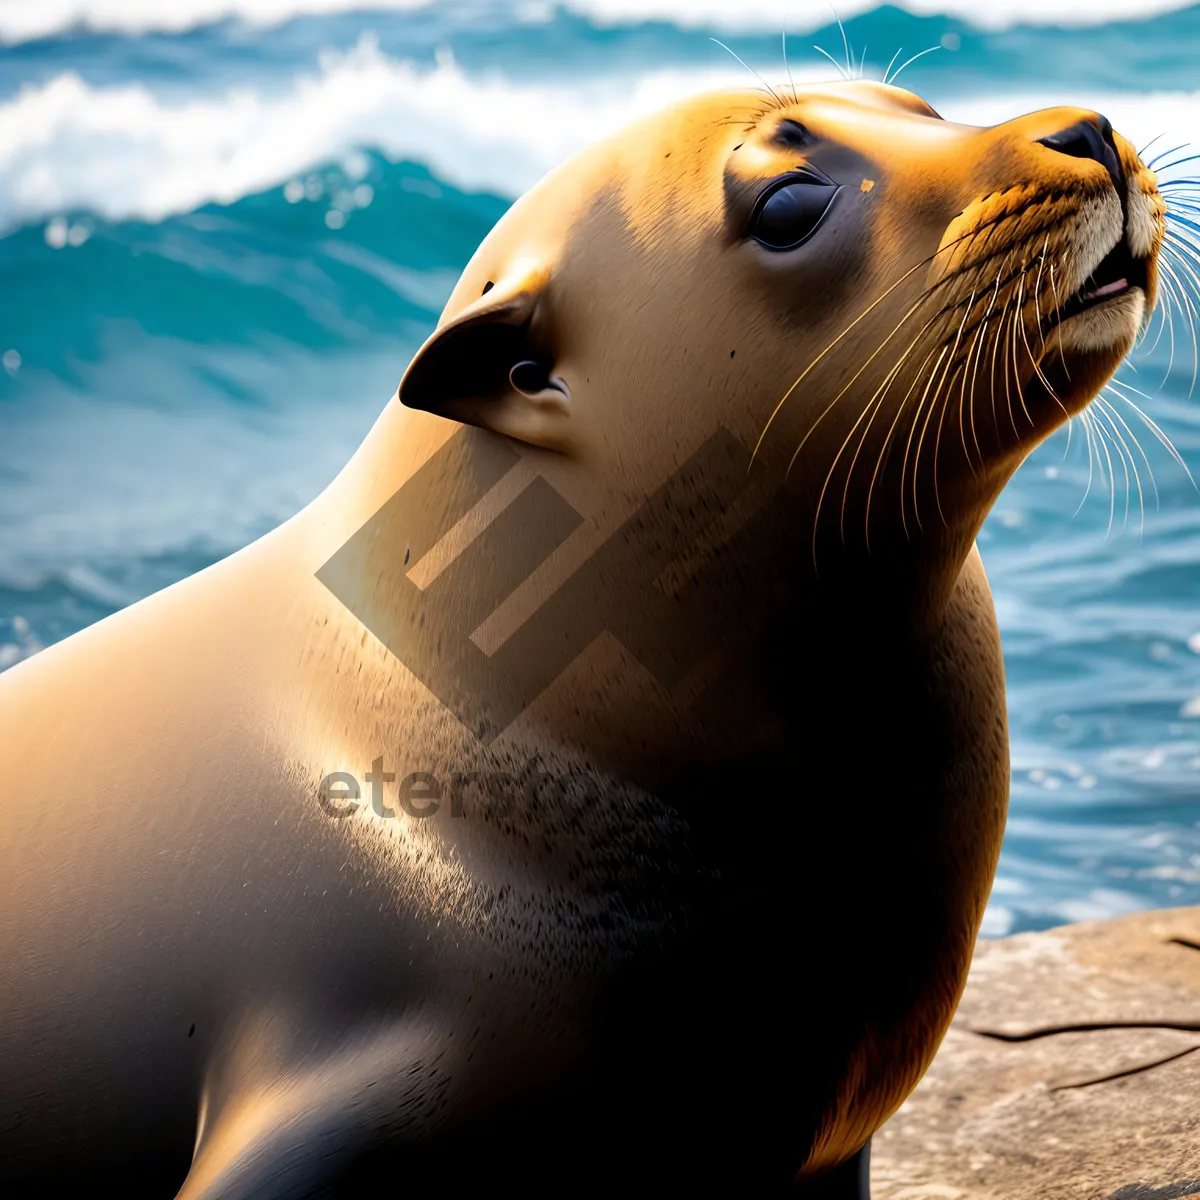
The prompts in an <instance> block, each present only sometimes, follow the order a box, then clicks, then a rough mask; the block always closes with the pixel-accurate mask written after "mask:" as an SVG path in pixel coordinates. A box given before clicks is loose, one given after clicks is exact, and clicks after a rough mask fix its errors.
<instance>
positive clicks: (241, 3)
mask: <svg viewBox="0 0 1200 1200" xmlns="http://www.w3.org/2000/svg"><path fill="white" fill-rule="evenodd" d="M446 2H447V0H0V40H3V41H8V42H17V41H24V40H28V39H30V38H38V37H47V36H50V35H53V34H56V33H61V32H63V31H64V30H68V29H71V28H75V27H82V28H86V29H90V30H94V31H103V32H115V33H124V34H136V33H144V32H147V31H149V30H157V31H166V32H180V31H183V30H186V29H193V28H195V27H196V26H198V25H203V24H207V23H210V22H213V21H220V20H225V19H230V18H233V19H236V20H240V21H244V22H247V23H251V24H256V25H271V24H278V23H279V22H281V21H286V20H288V19H289V18H291V17H299V16H305V15H311V14H318V13H336V12H345V11H366V12H369V11H381V10H388V9H391V10H397V9H414V8H426V7H437V5H438V4H439V3H446ZM893 2H895V3H897V4H899V6H900V7H902V8H905V9H907V10H908V11H909V12H912V13H922V14H933V15H944V16H952V17H958V18H960V19H963V20H966V21H970V22H971V23H973V24H975V25H982V26H987V27H992V28H1004V27H1007V26H1010V25H1014V24H1020V23H1027V24H1033V25H1098V24H1103V23H1104V22H1106V21H1113V20H1118V19H1121V18H1129V17H1139V16H1146V15H1149V14H1152V13H1158V12H1169V11H1171V10H1173V9H1179V8H1185V7H1187V5H1188V4H1189V3H1192V2H1193V0H1088V2H1087V3H1086V4H1085V3H1082V2H1081V0H990V2H989V3H987V4H982V3H980V2H979V0H893ZM560 6H561V7H563V8H568V9H571V10H573V11H575V12H577V13H580V14H581V15H583V16H586V17H588V18H590V19H591V20H593V21H595V22H597V23H598V24H607V25H612V24H619V23H623V22H628V21H638V20H661V21H668V22H671V23H673V24H676V25H680V26H690V27H696V26H710V27H713V28H720V29H745V30H751V29H766V30H770V31H772V32H774V31H775V30H778V29H780V28H782V26H783V25H784V23H785V22H786V24H787V26H788V28H789V29H792V30H794V31H796V32H802V31H804V30H810V29H816V28H818V27H821V26H824V25H828V24H829V22H830V8H829V4H828V3H826V0H755V3H753V4H750V3H737V2H731V0H521V2H519V3H514V4H513V5H512V6H511V7H512V12H513V20H514V21H515V22H530V21H539V20H544V19H545V18H546V16H547V15H548V14H550V13H552V12H553V11H554V9H555V7H560ZM835 7H836V8H837V11H838V13H839V14H840V15H841V16H842V18H843V19H845V18H848V17H852V16H856V15H858V14H859V13H862V12H869V11H871V10H872V9H875V8H878V7H879V4H878V0H837V2H836V4H835Z"/></svg>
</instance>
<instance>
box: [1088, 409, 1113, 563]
mask: <svg viewBox="0 0 1200 1200" xmlns="http://www.w3.org/2000/svg"><path fill="white" fill-rule="evenodd" d="M1092 415H1093V417H1095V414H1092ZM1094 424H1095V429H1096V436H1097V438H1098V439H1099V442H1100V449H1101V450H1102V451H1103V453H1104V457H1105V459H1106V460H1107V461H1108V528H1107V529H1106V530H1105V531H1104V540H1105V541H1106V542H1107V541H1108V539H1109V538H1110V537H1112V527H1113V521H1114V519H1115V518H1116V515H1117V475H1116V470H1115V468H1114V467H1113V460H1112V455H1111V454H1110V453H1109V452H1108V438H1107V437H1106V436H1105V432H1104V426H1103V425H1101V424H1100V422H1099V421H1098V420H1096V421H1095V422H1094Z"/></svg>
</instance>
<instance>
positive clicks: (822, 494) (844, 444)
mask: <svg viewBox="0 0 1200 1200" xmlns="http://www.w3.org/2000/svg"><path fill="white" fill-rule="evenodd" d="M926 299H927V296H926V295H925V294H924V293H923V294H922V296H921V297H920V298H919V299H918V301H917V303H916V304H915V305H914V306H913V308H912V309H910V310H909V311H908V312H907V313H905V315H904V316H903V317H901V319H900V320H899V321H898V322H897V324H896V326H895V328H893V329H892V331H891V333H889V334H888V336H887V337H886V338H884V339H883V341H882V342H881V343H880V345H879V346H878V347H877V348H876V350H875V352H874V353H873V354H872V355H871V357H870V358H869V359H868V360H867V362H866V363H864V364H863V365H862V366H861V367H859V369H858V371H856V372H855V374H854V376H853V377H852V378H851V379H850V380H849V382H847V384H846V385H845V386H844V387H843V388H842V390H841V391H840V392H839V393H838V394H837V395H836V396H835V397H834V398H833V400H832V401H831V402H830V404H829V405H828V407H827V408H826V409H825V412H823V413H822V414H821V416H820V417H818V419H817V423H819V422H820V420H821V419H822V418H824V416H825V415H826V413H828V412H829V411H830V410H831V409H832V408H833V406H834V405H835V404H837V402H838V401H839V400H840V399H841V398H842V396H843V395H844V394H845V393H846V391H847V390H848V389H849V388H850V387H851V386H852V385H853V384H854V382H855V380H857V379H858V378H859V376H860V375H862V373H863V371H864V370H865V369H866V367H867V366H868V365H869V364H870V362H871V360H872V359H874V358H876V357H877V356H878V354H879V353H880V351H881V350H882V349H883V347H884V346H885V345H886V344H887V343H888V342H889V341H891V339H892V338H893V337H894V336H895V335H896V333H897V332H898V331H899V329H900V327H901V326H902V325H903V324H904V322H905V321H907V320H908V318H909V316H910V315H911V314H912V312H913V310H914V309H915V308H917V307H919V306H920V305H921V304H922V303H924V302H925V300H926ZM942 312H943V310H941V309H939V310H938V312H936V313H934V315H933V316H932V317H930V319H929V320H928V321H927V322H926V323H925V325H924V326H923V327H922V329H921V330H920V331H919V332H918V333H917V334H916V336H915V337H914V338H913V339H912V340H911V341H910V342H909V344H908V346H907V348H906V349H905V351H904V353H903V354H902V355H901V356H900V358H899V360H898V361H897V362H896V363H895V364H893V366H892V368H891V369H890V370H889V372H888V374H887V375H886V376H885V377H884V381H883V383H881V384H880V386H879V388H877V389H876V390H875V393H874V395H872V397H871V399H870V400H869V401H868V402H867V403H866V404H865V405H864V406H863V409H862V411H861V412H860V413H859V414H858V417H857V418H856V419H855V421H854V424H853V425H852V426H851V427H850V430H849V432H848V433H847V434H846V437H845V439H844V440H843V441H842V444H841V446H840V447H839V448H838V452H837V454H836V455H834V458H833V462H832V463H830V466H829V470H828V471H827V472H826V475H825V480H824V482H823V483H822V484H821V491H820V495H819V496H818V498H817V509H816V514H815V515H814V517H813V568H814V570H815V569H817V561H816V554H817V532H818V526H819V524H820V520H821V508H822V506H823V504H824V502H825V493H826V491H827V489H828V487H829V484H830V482H831V481H832V479H833V473H834V471H835V470H836V469H837V464H838V462H839V460H840V459H841V457H842V454H843V453H844V452H845V449H846V447H847V445H849V443H850V439H851V438H852V437H853V436H854V431H855V430H856V429H857V428H858V426H859V424H860V422H861V421H862V419H863V418H864V417H865V416H866V415H867V413H868V412H869V411H871V409H872V406H873V404H875V401H876V397H879V400H878V406H882V403H883V397H880V390H881V389H883V388H884V386H885V385H887V386H890V384H891V381H892V380H893V379H894V378H895V374H896V372H897V371H898V370H899V369H900V367H902V366H903V364H904V361H905V359H906V358H907V357H908V355H909V354H910V353H911V351H912V349H913V347H914V346H916V344H917V343H918V342H919V341H920V340H921V338H922V337H924V335H925V334H926V332H928V330H929V329H930V327H931V326H932V325H933V324H934V323H935V322H936V321H937V320H938V319H939V318H940V317H941V316H942ZM884 395H886V391H885V392H884ZM877 410H878V408H877V407H876V411H877ZM874 419H875V418H874V413H872V416H871V419H870V420H869V421H868V422H867V426H866V428H865V429H864V430H863V434H862V437H861V438H860V439H859V444H858V448H857V449H856V450H855V452H854V459H853V461H852V462H851V464H850V468H849V473H848V474H847V487H849V475H850V473H853V470H854V464H855V462H857V461H858V455H859V452H860V451H861V450H862V446H863V442H864V441H865V439H866V436H867V432H868V431H869V430H870V427H871V422H872V421H874ZM815 428H816V423H814V425H813V426H812V428H810V429H809V430H808V432H807V433H806V434H805V435H804V438H802V439H801V441H800V445H799V446H797V447H796V450H795V453H793V455H792V458H791V461H790V462H789V463H788V473H790V472H791V469H792V466H793V465H794V464H795V461H796V458H797V457H798V456H799V454H800V451H801V450H802V449H803V448H804V443H805V441H807V439H808V436H809V434H811V433H812V430H813V429H815ZM845 519H846V494H845V492H843V496H842V509H841V517H840V519H839V522H838V530H839V534H840V536H841V538H842V541H843V543H844V542H845V538H846V531H845Z"/></svg>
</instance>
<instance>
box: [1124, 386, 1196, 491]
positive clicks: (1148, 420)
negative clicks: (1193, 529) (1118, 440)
mask: <svg viewBox="0 0 1200 1200" xmlns="http://www.w3.org/2000/svg"><path fill="white" fill-rule="evenodd" d="M1108 386H1109V387H1115V388H1116V389H1117V392H1116V394H1117V395H1118V396H1120V398H1121V399H1122V400H1124V401H1125V403H1126V404H1128V405H1129V407H1130V408H1132V409H1133V411H1134V412H1135V413H1137V415H1138V417H1139V418H1140V419H1141V420H1142V422H1143V423H1144V424H1145V425H1146V428H1147V429H1149V430H1150V432H1151V433H1152V434H1154V436H1155V437H1156V438H1157V439H1158V441H1159V442H1160V443H1162V445H1163V446H1164V447H1165V449H1166V450H1167V453H1169V454H1170V455H1171V457H1172V458H1173V459H1174V460H1175V461H1176V462H1177V463H1178V464H1179V466H1180V467H1181V468H1182V469H1183V473H1184V474H1185V475H1186V476H1187V477H1188V481H1189V482H1190V483H1191V485H1192V487H1193V488H1195V489H1196V491H1197V492H1198V493H1200V487H1197V485H1196V481H1195V479H1194V478H1192V472H1191V470H1190V469H1189V467H1188V465H1187V463H1186V462H1185V461H1184V458H1183V455H1182V454H1180V453H1179V451H1178V450H1177V449H1176V448H1175V443H1174V442H1173V441H1171V439H1170V437H1168V435H1167V434H1166V432H1165V431H1164V430H1163V429H1162V428H1161V426H1160V425H1159V424H1158V422H1157V421H1155V420H1154V418H1153V417H1151V416H1150V415H1149V414H1148V413H1147V412H1146V411H1145V410H1144V409H1142V408H1141V407H1140V406H1139V405H1138V404H1137V403H1136V401H1133V400H1131V399H1130V398H1129V397H1128V396H1126V395H1125V394H1124V389H1128V390H1129V391H1132V392H1137V394H1138V395H1139V396H1141V397H1142V398H1143V399H1147V400H1148V399H1150V397H1149V396H1147V395H1146V393H1145V392H1143V391H1141V390H1140V389H1138V388H1135V387H1134V386H1133V385H1132V384H1129V383H1125V382H1123V381H1122V380H1119V379H1110V380H1109V381H1108Z"/></svg>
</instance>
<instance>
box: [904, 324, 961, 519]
mask: <svg viewBox="0 0 1200 1200" xmlns="http://www.w3.org/2000/svg"><path fill="white" fill-rule="evenodd" d="M949 350H950V347H949V346H943V347H942V351H941V353H940V354H939V355H938V360H937V362H936V363H934V364H933V370H932V371H931V372H930V374H929V377H928V379H926V381H925V390H924V392H922V393H921V399H920V402H919V403H918V404H917V407H916V411H915V412H914V413H913V419H912V425H911V426H909V430H908V441H907V442H906V443H905V446H904V460H903V462H902V463H901V464H900V501H901V502H900V522H901V525H902V526H903V528H904V535H905V537H906V538H907V537H908V522H907V521H906V520H905V519H904V511H905V505H904V480H905V476H906V475H907V473H908V455H909V452H910V450H911V449H912V444H913V438H914V437H915V436H916V432H917V422H918V421H919V420H920V419H921V413H922V411H923V410H924V408H925V401H926V399H927V397H928V396H929V389H930V388H931V387H932V386H933V381H934V379H935V378H936V377H937V373H938V372H939V371H940V370H941V369H942V360H943V359H944V358H945V357H946V355H947V354H948V353H949ZM926 423H928V422H926ZM923 434H924V431H923V430H922V436H923ZM913 520H914V521H916V523H917V529H918V530H920V531H921V532H924V526H923V525H922V524H921V510H920V505H919V504H918V503H917V463H916V459H914V460H913Z"/></svg>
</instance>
